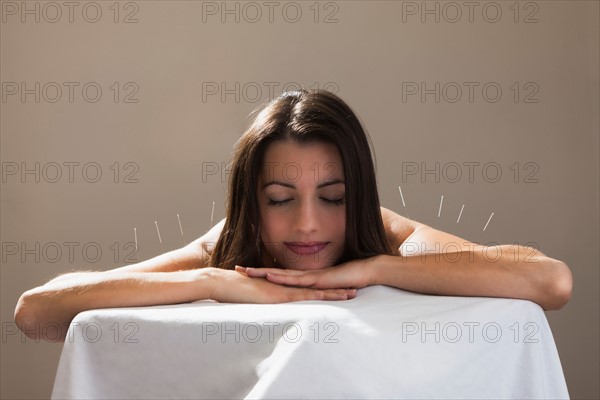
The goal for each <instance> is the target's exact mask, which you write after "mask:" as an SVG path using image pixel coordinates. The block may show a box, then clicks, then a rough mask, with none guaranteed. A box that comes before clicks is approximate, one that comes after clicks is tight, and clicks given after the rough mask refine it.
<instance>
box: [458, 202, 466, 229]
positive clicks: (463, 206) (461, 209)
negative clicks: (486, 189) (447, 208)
mask: <svg viewBox="0 0 600 400" xmlns="http://www.w3.org/2000/svg"><path fill="white" fill-rule="evenodd" d="M464 208H465V205H464V204H463V205H462V207H461V208H460V213H459V214H458V219H457V220H456V223H457V224H458V221H460V216H461V215H462V212H463V210H464Z"/></svg>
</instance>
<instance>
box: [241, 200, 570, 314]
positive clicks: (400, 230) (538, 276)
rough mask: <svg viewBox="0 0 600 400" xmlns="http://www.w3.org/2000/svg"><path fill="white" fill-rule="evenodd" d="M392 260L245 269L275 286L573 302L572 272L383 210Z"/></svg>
mask: <svg viewBox="0 0 600 400" xmlns="http://www.w3.org/2000/svg"><path fill="white" fill-rule="evenodd" d="M382 217H383V221H384V226H385V229H386V235H387V238H388V241H389V242H390V245H391V246H392V248H393V249H394V250H396V249H398V251H397V254H396V255H393V256H388V255H379V256H375V257H370V258H367V259H364V260H353V261H349V262H347V263H344V264H341V265H338V266H334V267H331V268H326V269H323V270H317V271H294V270H276V269H268V268H260V269H245V270H244V271H245V272H246V273H247V274H248V275H249V276H254V277H266V278H267V279H269V280H270V281H271V282H275V283H279V284H285V285H293V286H303V287H313V288H336V287H356V288H361V287H365V286H369V285H376V284H380V285H388V286H393V287H397V288H400V289H405V290H410V291H414V292H419V293H427V294H436V295H454V296H483V297H506V298H516V299H525V300H531V301H534V302H536V303H537V304H539V305H540V306H541V307H542V308H543V309H544V310H557V309H560V308H562V307H563V306H564V305H565V304H566V303H567V302H568V301H569V299H570V298H571V292H572V286H573V277H572V275H571V271H570V270H569V267H568V266H567V265H566V264H565V263H563V262H561V261H558V260H555V259H552V258H550V257H547V256H545V255H544V254H542V253H541V252H539V251H537V250H535V249H533V248H530V247H524V246H517V245H503V246H482V245H479V244H475V243H472V242H469V241H467V240H464V239H462V238H459V237H457V236H454V235H451V234H449V233H446V232H442V231H438V230H435V229H433V228H431V227H429V226H427V225H424V224H420V223H418V222H415V221H411V220H409V219H407V218H404V217H402V216H400V215H398V214H395V213H393V212H392V211H390V210H387V209H384V208H382Z"/></svg>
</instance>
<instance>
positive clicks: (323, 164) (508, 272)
mask: <svg viewBox="0 0 600 400" xmlns="http://www.w3.org/2000/svg"><path fill="white" fill-rule="evenodd" d="M277 162H279V163H280V164H279V165H280V167H279V168H274V169H268V168H267V169H263V171H262V173H261V177H260V182H259V187H260V186H262V185H264V184H265V183H268V182H269V181H270V180H273V178H278V179H277V180H281V182H284V183H285V184H288V183H289V184H291V183H293V187H287V186H285V185H281V184H276V185H269V186H268V187H266V188H263V189H264V190H263V189H260V190H259V199H258V201H259V208H260V216H261V238H262V240H263V242H264V243H270V244H272V245H267V246H266V251H265V252H264V253H263V256H264V261H265V262H264V265H265V267H264V268H245V267H244V266H236V269H235V270H223V269H219V268H212V267H207V265H208V263H207V259H208V256H209V254H208V253H207V250H206V249H205V246H203V245H204V244H208V243H215V242H216V240H217V238H218V235H219V232H220V226H222V223H223V221H221V223H220V224H218V225H217V226H215V227H213V229H211V230H210V231H209V232H207V233H206V234H205V235H203V236H202V237H200V238H198V239H197V240H195V241H193V242H192V243H190V244H189V245H187V246H185V247H182V248H180V249H177V250H173V251H170V252H167V253H164V254H161V255H158V256H156V257H154V258H152V259H149V260H146V261H143V262H140V263H137V264H133V265H128V266H124V267H121V268H116V269H113V270H108V271H102V272H97V271H89V272H73V273H68V274H64V275H60V276H58V277H56V278H54V279H52V280H51V281H49V282H47V283H45V284H44V285H42V286H39V287H36V288H33V289H31V290H28V291H26V292H25V293H23V295H22V296H21V297H20V299H19V301H18V303H17V307H16V309H15V321H16V322H17V325H18V326H19V327H20V328H21V329H22V330H23V331H24V332H25V334H26V335H27V336H28V337H30V338H32V339H36V340H37V339H44V340H47V341H64V338H65V336H66V329H65V330H64V331H63V332H62V334H61V335H60V336H58V337H57V336H53V337H45V336H44V335H45V334H46V332H49V331H51V330H44V329H34V328H35V327H44V326H45V325H46V324H58V325H61V326H68V325H69V323H70V322H71V321H72V319H73V318H74V317H75V316H76V315H77V314H78V313H80V312H82V311H85V310H90V309H98V308H110V307H137V306H150V305H161V304H178V303H187V302H192V301H196V300H201V299H213V300H216V301H218V302H222V303H283V302H292V301H303V300H348V299H352V298H354V297H355V296H356V295H357V292H356V289H360V288H363V287H366V286H370V285H388V286H392V287H397V288H400V289H403V290H409V291H414V292H418V293H425V294H433V295H450V296H484V297H505V298H514V299H525V300H530V301H533V302H535V303H537V304H538V305H540V307H542V308H543V309H544V310H557V309H560V308H562V307H564V305H565V304H566V303H567V302H568V301H569V299H570V298H571V293H572V286H573V278H572V275H571V271H570V269H569V267H568V266H567V265H566V264H565V263H563V262H561V261H559V260H555V259H552V258H550V257H547V256H546V255H544V254H542V253H541V252H539V251H537V250H536V249H532V248H529V247H523V246H514V245H510V246H509V245H501V246H497V248H496V249H493V250H495V252H494V251H493V252H492V254H496V253H499V254H500V257H498V258H497V259H494V260H492V261H490V258H489V256H487V257H486V254H488V251H489V250H490V248H489V247H486V246H481V245H478V244H475V243H472V242H469V241H467V240H465V239H462V238H459V237H457V236H454V235H451V234H449V233H446V232H442V231H438V230H435V229H433V228H431V227H429V226H427V225H424V224H421V223H418V222H416V221H412V220H410V219H407V218H404V217H402V216H400V215H398V214H396V213H394V212H392V211H390V210H388V209H385V208H383V207H382V208H381V215H382V219H383V224H384V227H385V233H386V237H387V240H388V242H389V244H390V247H391V248H392V249H397V251H396V254H395V255H378V256H374V257H369V258H366V259H361V260H352V261H349V262H346V263H343V264H339V265H336V263H335V260H337V259H338V258H339V255H340V254H341V252H342V247H341V246H342V243H343V241H344V240H343V239H344V228H345V206H344V205H331V204H327V203H326V201H325V200H324V199H330V200H332V199H339V198H341V197H342V196H343V192H344V185H343V184H336V185H329V186H326V187H321V188H319V187H318V185H319V184H320V183H324V182H325V181H328V180H331V179H339V180H343V179H344V176H343V171H342V168H341V162H340V157H339V153H338V151H337V149H336V148H335V147H332V146H331V145H328V144H325V143H309V144H303V145H300V144H297V143H293V142H275V143H273V144H271V145H270V146H269V148H268V149H267V151H266V163H265V165H271V166H277V164H274V163H277ZM291 162H294V163H297V166H299V169H298V170H299V171H301V172H302V174H301V175H299V176H298V177H297V178H296V177H294V176H295V175H291V173H292V172H293V171H294V170H292V169H291V168H289V167H288V169H287V170H286V169H285V168H284V167H283V166H285V165H293V164H290V163H291ZM268 163H271V164H268ZM315 163H316V164H315ZM315 166H318V168H315ZM311 167H312V169H311ZM292 168H293V167H292ZM306 171H308V172H307V173H305V172H306ZM315 172H318V173H317V174H316V175H315ZM315 176H316V178H317V179H315ZM292 178H293V179H292ZM291 181H294V182H291ZM269 198H270V199H271V200H273V199H275V200H277V201H280V200H289V201H288V202H287V203H286V204H285V205H283V206H279V207H275V206H269V205H268V199H269ZM219 225H220V226H219ZM290 241H291V242H295V241H323V242H328V245H327V247H326V249H325V250H327V251H322V252H321V253H323V254H321V253H319V254H318V257H315V256H314V255H311V256H306V255H304V256H302V257H297V256H295V255H294V256H293V257H292V256H291V253H290V252H286V250H285V247H284V245H282V243H284V242H290ZM447 244H452V247H451V248H452V249H453V250H452V252H451V253H448V254H443V255H442V257H440V254H426V253H425V252H422V251H419V250H418V249H433V248H436V246H439V247H440V248H444V246H445V245H447ZM415 249H417V251H415ZM273 258H276V259H277V261H276V262H273ZM26 328H28V329H26Z"/></svg>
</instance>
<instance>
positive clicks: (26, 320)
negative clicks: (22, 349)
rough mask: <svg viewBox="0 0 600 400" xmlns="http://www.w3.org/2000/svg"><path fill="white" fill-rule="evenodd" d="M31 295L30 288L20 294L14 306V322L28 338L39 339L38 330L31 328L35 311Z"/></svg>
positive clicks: (33, 324) (34, 323) (33, 325)
mask: <svg viewBox="0 0 600 400" xmlns="http://www.w3.org/2000/svg"><path fill="white" fill-rule="evenodd" d="M33 296H34V295H33V293H32V291H31V290H28V291H26V292H25V293H23V294H22V295H21V297H20V298H19V301H17V306H16V307H15V323H16V324H17V327H18V328H19V329H20V330H21V331H22V332H23V333H24V334H25V335H26V336H27V337H28V338H30V339H34V340H36V341H39V340H40V337H39V330H38V329H32V328H31V327H35V325H36V321H35V319H36V318H35V313H34V310H33V306H32V304H33V303H34V301H33V299H32V297H33Z"/></svg>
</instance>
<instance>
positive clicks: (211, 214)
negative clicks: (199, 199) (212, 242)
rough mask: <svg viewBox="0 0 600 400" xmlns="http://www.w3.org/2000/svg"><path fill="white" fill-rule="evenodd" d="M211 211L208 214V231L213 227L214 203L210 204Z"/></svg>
mask: <svg viewBox="0 0 600 400" xmlns="http://www.w3.org/2000/svg"><path fill="white" fill-rule="evenodd" d="M212 203H213V204H212V211H211V212H210V226H209V227H208V229H210V228H212V226H213V218H214V216H215V202H214V201H213V202H212Z"/></svg>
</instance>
